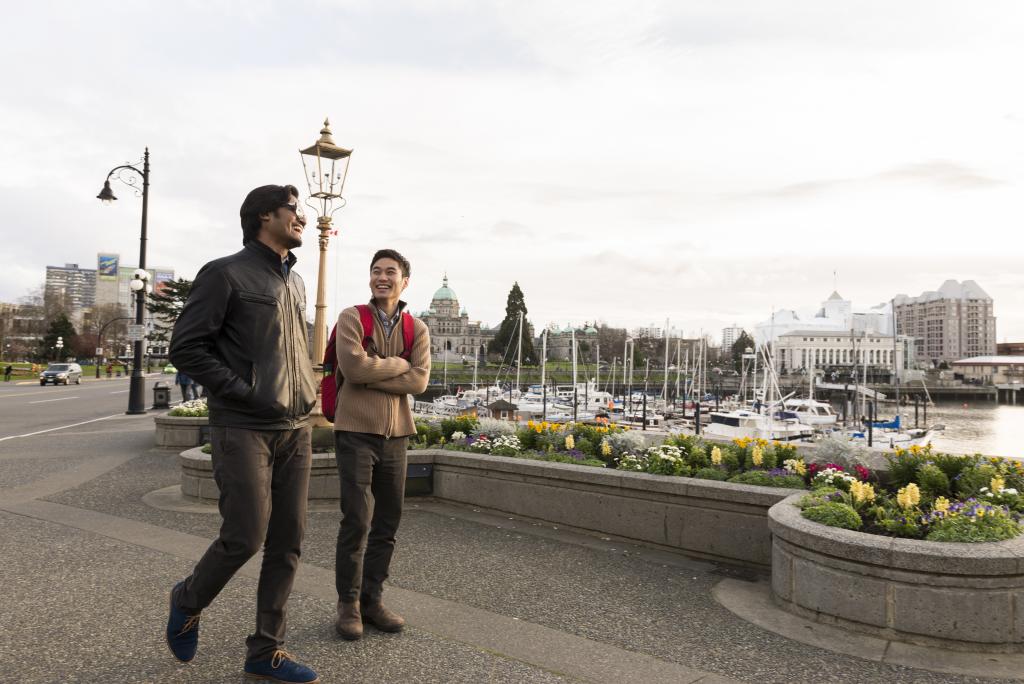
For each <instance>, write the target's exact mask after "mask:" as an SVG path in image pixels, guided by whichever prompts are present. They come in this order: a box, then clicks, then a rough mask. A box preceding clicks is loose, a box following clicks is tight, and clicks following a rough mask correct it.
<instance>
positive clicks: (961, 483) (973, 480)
mask: <svg viewBox="0 0 1024 684" xmlns="http://www.w3.org/2000/svg"><path fill="white" fill-rule="evenodd" d="M998 474H999V471H998V470H996V469H995V468H993V467H992V466H990V465H988V464H985V465H979V466H977V467H975V468H967V469H965V470H964V471H963V472H962V473H960V478H959V479H958V480H956V491H957V494H958V495H959V496H960V497H962V498H964V499H967V498H970V497H973V496H978V494H979V493H980V492H981V488H982V487H988V486H989V485H991V484H992V478H993V477H996V476H997V475H998Z"/></svg>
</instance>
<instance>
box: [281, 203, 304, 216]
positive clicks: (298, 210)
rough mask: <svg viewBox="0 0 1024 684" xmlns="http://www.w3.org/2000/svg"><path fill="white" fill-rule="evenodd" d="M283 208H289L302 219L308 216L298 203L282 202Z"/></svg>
mask: <svg viewBox="0 0 1024 684" xmlns="http://www.w3.org/2000/svg"><path fill="white" fill-rule="evenodd" d="M281 208H282V209H287V210H288V211H290V212H292V213H293V214H295V215H296V216H298V217H299V218H300V219H304V218H306V214H305V213H304V212H303V211H302V207H300V206H299V205H298V204H282V205H281Z"/></svg>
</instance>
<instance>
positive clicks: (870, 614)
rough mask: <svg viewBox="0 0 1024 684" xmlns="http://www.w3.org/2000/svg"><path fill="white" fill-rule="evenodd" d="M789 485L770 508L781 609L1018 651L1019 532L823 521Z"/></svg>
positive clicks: (864, 627)
mask: <svg viewBox="0 0 1024 684" xmlns="http://www.w3.org/2000/svg"><path fill="white" fill-rule="evenodd" d="M800 496H801V495H799V494H798V495H794V496H793V497H790V498H788V499H786V500H785V501H782V502H780V503H778V504H777V505H775V506H773V507H772V509H771V510H770V511H769V516H770V522H769V524H770V526H771V531H772V534H773V542H772V593H773V597H774V600H775V602H776V603H777V604H778V605H779V606H780V607H782V608H784V609H785V610H788V611H789V612H792V613H794V614H797V615H800V616H802V617H805V618H809V619H813V620H816V621H818V622H822V623H825V624H834V625H839V626H841V627H845V628H848V629H853V630H855V631H859V632H863V633H867V634H872V635H875V636H880V637H883V638H888V639H896V640H899V641H908V642H911V643H919V644H924V645H937V646H943V647H946V648H952V649H956V650H965V651H992V652H1024V539H1022V538H1017V539H1011V540H1009V541H1005V542H989V543H983V544H954V543H941V542H925V541H918V540H913V539H894V538H889V537H881V536H877V535H871V534H866V533H863V532H854V531H851V530H843V529H839V528H835V527H828V526H826V525H821V524H818V523H815V522H812V521H810V520H807V519H806V518H804V517H803V516H802V515H801V514H800V510H799V509H798V508H797V507H796V505H795V502H796V501H798V500H799V497H800Z"/></svg>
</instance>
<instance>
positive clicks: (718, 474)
mask: <svg viewBox="0 0 1024 684" xmlns="http://www.w3.org/2000/svg"><path fill="white" fill-rule="evenodd" d="M693 476H694V477H696V478H697V479H700V480H719V481H725V480H727V479H729V473H727V472H725V471H724V470H722V469H721V468H714V467H710V466H709V467H707V468H699V469H697V471H696V472H694V473H693Z"/></svg>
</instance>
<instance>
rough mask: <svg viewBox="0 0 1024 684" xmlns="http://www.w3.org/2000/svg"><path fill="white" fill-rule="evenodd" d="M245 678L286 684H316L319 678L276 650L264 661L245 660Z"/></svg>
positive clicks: (285, 652)
mask: <svg viewBox="0 0 1024 684" xmlns="http://www.w3.org/2000/svg"><path fill="white" fill-rule="evenodd" d="M245 676H246V677H248V678H250V679H269V680H270V681H272V682H286V683H287V684H316V683H317V682H319V681H320V677H318V676H317V674H316V672H313V670H311V669H309V668H308V667H306V666H305V665H302V664H301V663H297V662H295V659H294V658H292V656H291V654H289V653H288V652H287V651H283V650H280V649H278V650H276V651H274V655H273V656H271V657H270V658H268V659H266V660H246V661H245Z"/></svg>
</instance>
